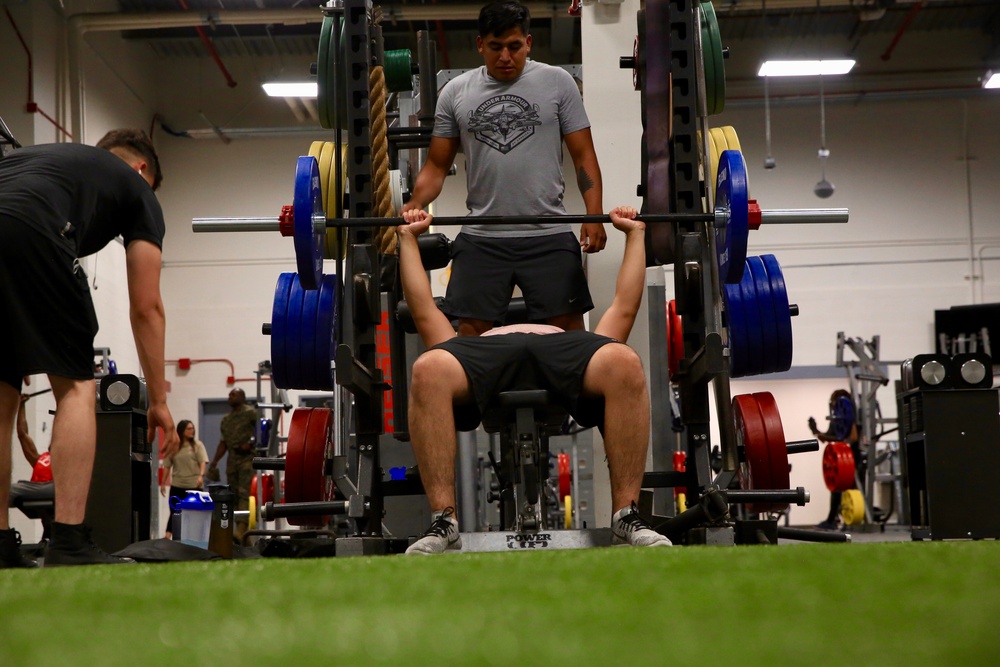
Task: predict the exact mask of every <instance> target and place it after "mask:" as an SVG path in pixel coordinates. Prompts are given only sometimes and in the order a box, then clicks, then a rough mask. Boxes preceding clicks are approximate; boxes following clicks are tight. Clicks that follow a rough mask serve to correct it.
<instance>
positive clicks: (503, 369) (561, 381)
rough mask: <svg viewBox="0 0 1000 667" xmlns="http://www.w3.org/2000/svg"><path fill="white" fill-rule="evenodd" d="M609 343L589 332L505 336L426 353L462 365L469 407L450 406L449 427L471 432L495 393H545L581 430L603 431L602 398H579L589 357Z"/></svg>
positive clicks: (448, 344)
mask: <svg viewBox="0 0 1000 667" xmlns="http://www.w3.org/2000/svg"><path fill="white" fill-rule="evenodd" d="M615 342H617V341H615V340H614V339H613V338H607V337H605V336H599V335H597V334H595V333H591V332H589V331H566V332H563V333H554V334H527V333H510V334H502V335H499V336H456V337H455V338H451V339H449V340H447V341H445V342H443V343H440V344H439V345H435V346H434V347H433V348H431V349H440V350H444V351H446V352H449V353H450V354H451V355H452V356H454V357H455V358H456V359H458V362H459V363H460V364H462V368H463V369H464V370H465V375H466V377H467V378H468V379H469V385H470V386H471V388H472V394H473V397H474V401H475V402H474V403H472V404H467V405H456V406H455V427H456V428H457V429H458V430H459V431H472V430H474V429H475V428H476V427H477V426H479V422H480V421H482V414H483V412H485V411H486V409H487V407H489V405H490V404H491V402H492V401H493V400H494V398H495V397H496V396H497V394H499V393H500V392H502V391H517V390H520V389H547V390H548V391H549V392H551V394H552V399H553V400H554V401H555V402H556V404H558V405H560V406H562V407H563V408H564V409H565V410H566V411H567V412H569V413H570V414H571V415H573V418H574V419H576V421H577V422H579V423H580V424H581V425H583V426H603V425H604V399H603V398H588V397H585V396H581V395H580V394H581V392H582V391H583V375H584V372H585V371H586V370H587V364H589V363H590V359H591V357H593V356H594V353H595V352H597V350H599V349H600V348H602V347H604V346H605V345H607V344H608V343H615Z"/></svg>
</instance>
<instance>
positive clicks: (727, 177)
mask: <svg viewBox="0 0 1000 667" xmlns="http://www.w3.org/2000/svg"><path fill="white" fill-rule="evenodd" d="M749 205H750V204H749V199H748V195H747V170H746V164H745V163H744V162H743V156H742V155H741V154H740V152H739V151H732V150H728V151H723V152H722V155H721V156H720V157H719V175H718V179H717V180H716V184H715V207H716V209H720V208H721V209H726V210H728V211H729V220H728V221H727V222H726V224H725V225H724V226H721V227H716V229H715V252H716V256H717V260H718V264H719V280H721V281H722V282H725V283H729V284H737V283H739V282H740V278H742V277H743V269H744V268H745V264H746V259H747V236H748V235H749V233H750V209H749Z"/></svg>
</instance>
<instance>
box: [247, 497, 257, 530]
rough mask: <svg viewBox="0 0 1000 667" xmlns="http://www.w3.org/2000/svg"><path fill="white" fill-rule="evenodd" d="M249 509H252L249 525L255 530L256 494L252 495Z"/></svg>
mask: <svg viewBox="0 0 1000 667" xmlns="http://www.w3.org/2000/svg"><path fill="white" fill-rule="evenodd" d="M249 509H250V521H249V526H250V530H254V529H256V528H257V497H256V496H250V507H249Z"/></svg>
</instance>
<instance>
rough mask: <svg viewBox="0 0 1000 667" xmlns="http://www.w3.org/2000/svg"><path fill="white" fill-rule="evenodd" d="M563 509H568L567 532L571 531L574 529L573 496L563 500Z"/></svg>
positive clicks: (566, 513)
mask: <svg viewBox="0 0 1000 667" xmlns="http://www.w3.org/2000/svg"><path fill="white" fill-rule="evenodd" d="M563 507H564V508H566V512H565V515H566V522H565V526H566V530H569V529H571V528H572V527H573V496H566V497H565V498H563Z"/></svg>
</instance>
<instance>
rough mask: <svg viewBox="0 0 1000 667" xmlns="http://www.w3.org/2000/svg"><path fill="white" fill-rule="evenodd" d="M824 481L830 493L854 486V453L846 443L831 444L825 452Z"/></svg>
mask: <svg viewBox="0 0 1000 667" xmlns="http://www.w3.org/2000/svg"><path fill="white" fill-rule="evenodd" d="M823 481H824V482H826V488H827V489H829V490H830V491H846V490H848V489H850V488H851V487H852V486H854V452H853V451H851V446H850V445H848V444H847V443H846V442H831V443H830V444H828V445H827V446H826V448H825V449H824V450H823Z"/></svg>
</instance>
